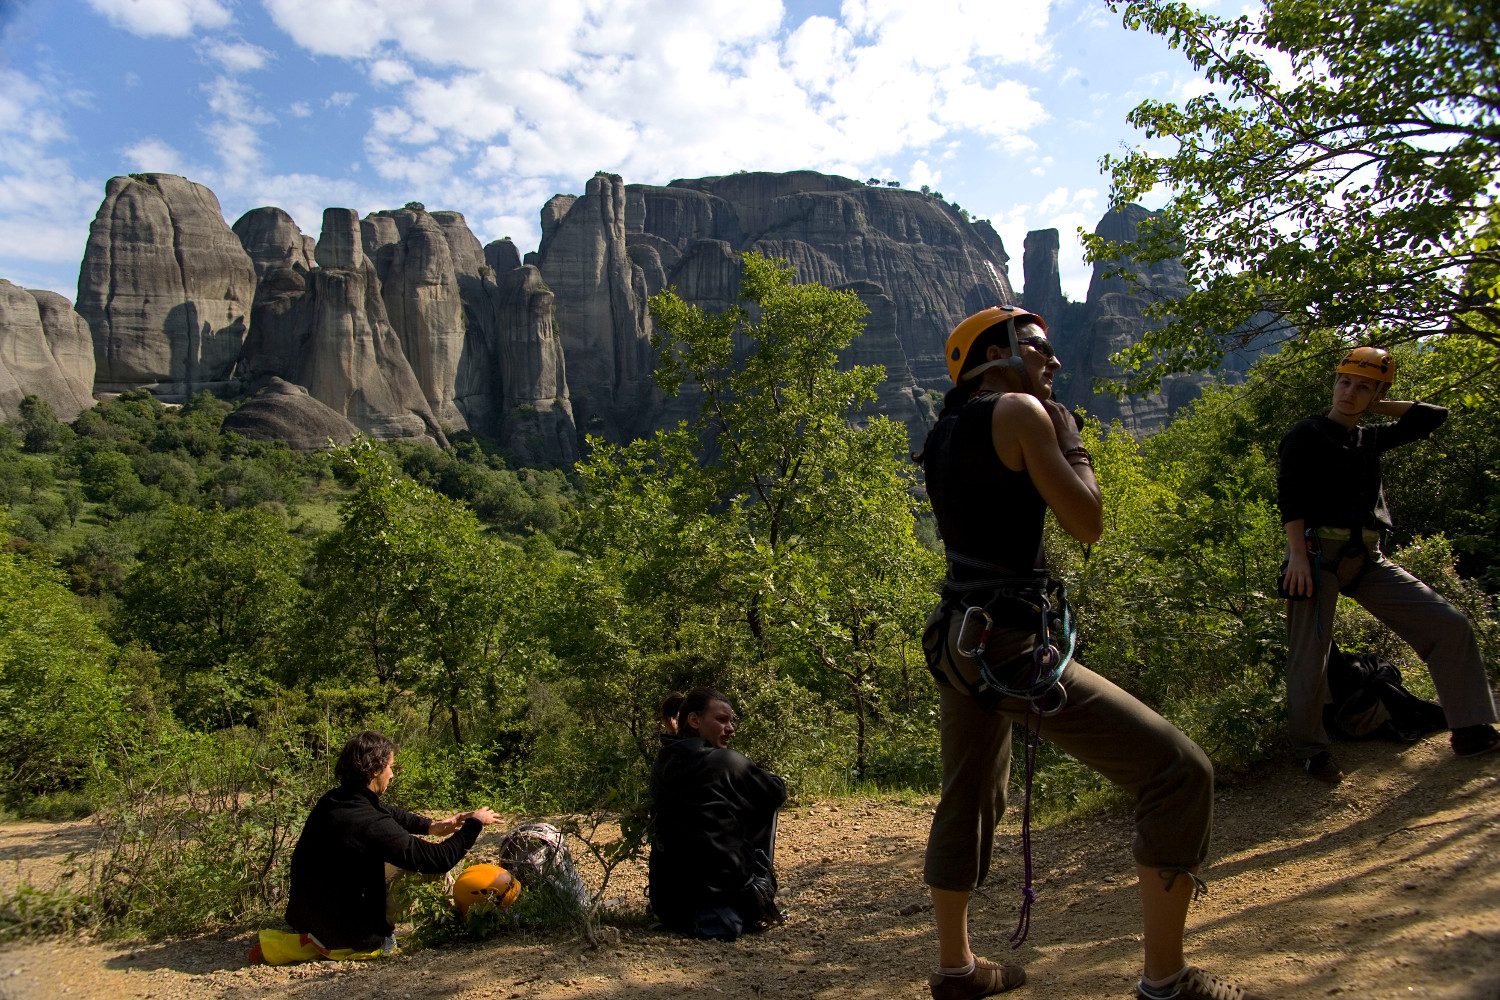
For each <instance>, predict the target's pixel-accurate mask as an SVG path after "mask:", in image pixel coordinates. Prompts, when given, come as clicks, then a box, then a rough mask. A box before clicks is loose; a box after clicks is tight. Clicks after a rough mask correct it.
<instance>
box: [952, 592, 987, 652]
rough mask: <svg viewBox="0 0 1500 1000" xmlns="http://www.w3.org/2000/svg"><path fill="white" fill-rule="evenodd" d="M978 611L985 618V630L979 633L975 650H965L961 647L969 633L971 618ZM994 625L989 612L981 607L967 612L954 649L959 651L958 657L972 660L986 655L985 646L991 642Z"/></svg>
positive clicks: (972, 608) (974, 607)
mask: <svg viewBox="0 0 1500 1000" xmlns="http://www.w3.org/2000/svg"><path fill="white" fill-rule="evenodd" d="M976 611H978V612H979V613H980V615H982V616H983V617H984V629H983V630H982V631H981V632H980V633H979V641H978V642H977V643H975V644H974V648H973V649H964V648H963V646H962V645H960V643H962V642H963V638H964V636H965V635H966V634H967V633H968V631H969V618H970V617H971V616H972V615H973V614H974V612H976ZM993 624H994V622H993V621H991V620H990V615H989V612H988V611H985V610H984V608H982V607H979V606H978V605H977V604H976V605H975V606H973V607H971V608H969V609H968V610H967V611H965V612H964V620H963V623H962V624H960V625H959V626H958V641H957V642H955V643H954V644H953V647H954V648H955V649H957V650H958V655H960V656H967V657H968V658H969V659H971V660H977V659H979V658H980V656H981V655H983V653H984V647H985V645H986V644H987V643H988V642H989V636H990V627H991V626H992V625H993Z"/></svg>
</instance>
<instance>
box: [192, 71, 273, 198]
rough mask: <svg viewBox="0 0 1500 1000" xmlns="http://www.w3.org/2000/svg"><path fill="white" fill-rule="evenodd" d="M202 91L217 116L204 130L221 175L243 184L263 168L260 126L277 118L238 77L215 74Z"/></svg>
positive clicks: (234, 182)
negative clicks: (218, 164) (217, 75)
mask: <svg viewBox="0 0 1500 1000" xmlns="http://www.w3.org/2000/svg"><path fill="white" fill-rule="evenodd" d="M203 90H204V91H205V92H206V93H207V94H208V107H209V110H210V111H212V112H213V113H214V117H213V118H212V120H210V121H209V122H208V124H206V125H204V126H202V131H203V134H204V135H205V136H207V137H208V139H209V140H210V142H212V144H213V149H214V152H215V153H216V154H217V156H218V158H219V163H220V176H221V177H223V178H224V179H225V180H227V181H228V182H229V183H230V184H240V183H243V182H244V181H245V180H246V179H247V178H249V177H251V176H253V175H254V174H256V173H258V172H259V171H260V170H261V167H262V161H263V158H264V157H263V153H262V151H261V147H262V142H261V137H260V132H259V126H261V125H266V124H269V123H270V122H273V121H275V118H274V117H272V116H271V114H270V113H268V112H267V111H266V110H265V109H264V108H262V107H261V106H260V104H259V101H258V96H257V94H256V92H255V91H254V90H253V89H251V88H250V87H248V86H246V85H245V84H243V83H241V82H239V81H238V80H233V79H230V78H229V77H227V76H220V77H215V78H214V80H213V82H211V83H206V84H204V85H203Z"/></svg>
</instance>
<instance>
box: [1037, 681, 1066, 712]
mask: <svg viewBox="0 0 1500 1000" xmlns="http://www.w3.org/2000/svg"><path fill="white" fill-rule="evenodd" d="M1053 691H1056V692H1057V704H1056V705H1054V706H1052V707H1051V708H1047V707H1045V706H1043V704H1042V702H1043V700H1045V699H1046V697H1047V695H1050V694H1051V693H1052V692H1053ZM1032 704H1033V705H1035V706H1036V714H1037V715H1040V716H1041V717H1042V718H1044V719H1047V718H1051V717H1052V716H1054V715H1056V714H1057V713H1059V712H1061V711H1062V710H1063V709H1065V708H1067V707H1068V689H1067V688H1065V687H1063V682H1062V681H1058V682H1057V683H1056V684H1054V685H1052V687H1050V688H1048V689H1047V691H1046V692H1045V693H1043V695H1042V696H1041V697H1040V698H1037V699H1036V700H1035V701H1033V702H1032Z"/></svg>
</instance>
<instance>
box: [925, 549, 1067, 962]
mask: <svg viewBox="0 0 1500 1000" xmlns="http://www.w3.org/2000/svg"><path fill="white" fill-rule="evenodd" d="M947 557H948V562H949V564H950V565H951V566H962V567H965V568H968V569H974V570H979V571H981V572H985V573H993V574H996V575H994V576H990V577H985V578H983V579H976V580H965V581H961V582H960V581H956V580H954V579H953V578H952V574H951V573H950V575H949V578H948V580H947V581H946V582H945V583H944V588H943V591H944V600H945V602H950V601H951V602H955V603H960V604H961V605H962V606H963V609H964V616H963V620H962V622H960V624H959V630H958V636H957V639H956V640H955V642H954V648H955V650H956V651H957V653H958V654H959V655H960V656H962V657H965V658H966V659H969V660H971V661H973V663H974V665H975V670H976V672H977V674H978V683H977V684H970V683H969V681H968V680H967V678H965V677H964V675H963V672H962V671H959V670H954V671H952V674H953V675H954V676H955V677H957V679H958V680H959V681H961V682H962V683H963V684H964V686H965V687H968V688H969V694H970V695H971V696H972V697H974V699H975V700H976V701H978V702H979V704H981V705H988V706H991V707H992V708H993V706H994V705H997V704H998V703H999V701H1000V700H1001V699H1003V698H1016V699H1019V700H1020V701H1021V702H1022V703H1023V704H1024V705H1025V706H1026V707H1025V713H1024V715H1023V718H1022V726H1021V729H1022V739H1021V757H1022V761H1023V764H1024V770H1025V774H1026V795H1025V799H1024V800H1023V803H1022V807H1021V852H1022V856H1023V859H1024V861H1023V865H1024V874H1025V885H1024V887H1023V889H1022V901H1021V915H1020V920H1019V922H1018V923H1017V925H1016V929H1015V932H1014V933H1013V934H1012V935H1011V937H1010V941H1011V948H1012V949H1015V948H1019V947H1021V945H1022V944H1024V943H1025V941H1026V937H1027V935H1028V934H1029V933H1030V932H1031V905H1032V904H1033V903H1035V902H1036V898H1037V896H1036V889H1035V883H1034V878H1033V871H1032V857H1031V796H1032V788H1033V783H1034V778H1035V775H1036V758H1037V751H1038V749H1039V748H1040V746H1041V738H1042V720H1043V719H1044V718H1049V717H1051V716H1054V715H1057V714H1058V713H1059V712H1061V711H1062V710H1063V709H1064V708H1065V707H1066V706H1067V704H1068V690H1067V688H1066V687H1065V686H1064V685H1063V683H1062V676H1063V672H1064V671H1065V670H1066V669H1067V667H1068V664H1069V663H1071V662H1072V661H1073V654H1074V652H1075V651H1076V650H1077V646H1078V627H1077V625H1076V624H1075V622H1074V621H1073V610H1072V607H1071V605H1069V603H1068V592H1067V588H1066V587H1064V586H1063V585H1062V584H1061V583H1060V582H1058V581H1056V580H1054V579H1052V578H1051V577H1050V576H1049V575H1048V574H1047V572H1046V570H1035V571H1033V572H1032V573H1031V574H1029V575H1017V574H1016V573H1015V571H1014V570H1012V569H1010V568H1008V567H1005V566H998V565H995V564H994V563H989V562H984V561H983V560H979V559H973V558H970V557H968V556H965V555H961V554H959V553H957V552H954V551H952V550H949V551H948V553H947ZM981 596H985V597H987V600H983V601H974V599H975V598H979V597H981ZM971 602H972V603H971ZM951 613H953V614H956V613H957V609H956V608H955V609H954V610H953V611H952V612H951ZM948 618H949V616H948V615H943V616H941V617H940V621H942V622H945V623H946V622H947V621H948ZM1027 620H1030V621H1031V622H1035V627H1036V643H1035V645H1034V646H1033V648H1032V651H1031V653H1030V655H1029V657H1027V656H1026V655H1025V654H1022V656H1021V657H1012V658H1011V659H1009V660H1006V661H1004V662H1003V663H1000V664H991V663H990V662H989V661H988V660H987V659H986V657H985V655H984V654H985V651H986V649H987V647H988V645H989V642H990V639H991V637H992V636H993V634H994V632H995V631H996V629H997V627H1008V628H1009V627H1020V628H1027V627H1028V626H1027V625H1026V624H1025V622H1026V621H1027ZM946 628H947V626H946V625H944V630H945V631H946ZM976 630H977V632H978V634H977V636H975V638H974V641H973V642H972V644H969V645H965V639H966V637H967V636H970V635H972V634H973V633H974V632H975V631H976ZM1027 660H1029V661H1030V663H1029V670H1028V669H1027V666H1028V664H1027V662H1026V661H1027ZM1033 713H1035V716H1036V721H1035V724H1033V723H1032V715H1033Z"/></svg>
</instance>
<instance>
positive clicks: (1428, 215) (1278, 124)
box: [1086, 0, 1500, 391]
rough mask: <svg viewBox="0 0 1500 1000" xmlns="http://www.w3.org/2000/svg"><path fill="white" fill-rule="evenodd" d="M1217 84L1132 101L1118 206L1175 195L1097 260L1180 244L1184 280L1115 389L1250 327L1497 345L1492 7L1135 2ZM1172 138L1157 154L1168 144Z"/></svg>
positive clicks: (1130, 355) (1498, 122)
mask: <svg viewBox="0 0 1500 1000" xmlns="http://www.w3.org/2000/svg"><path fill="white" fill-rule="evenodd" d="M1112 7H1113V8H1114V9H1115V10H1117V11H1119V10H1121V9H1122V8H1123V11H1124V20H1125V24H1126V26H1127V27H1130V28H1133V29H1145V30H1147V31H1150V32H1152V33H1153V34H1157V35H1161V36H1163V37H1165V38H1166V39H1167V41H1168V43H1169V44H1170V45H1171V46H1173V47H1174V48H1181V49H1182V50H1183V52H1184V54H1185V55H1186V56H1187V58H1188V61H1189V62H1190V63H1191V64H1192V65H1193V67H1194V68H1195V69H1197V70H1198V71H1200V72H1201V73H1202V74H1203V76H1204V77H1205V78H1206V79H1207V80H1208V81H1209V82H1210V83H1211V84H1214V85H1216V90H1215V91H1214V92H1210V93H1207V94H1203V95H1201V96H1198V97H1194V98H1192V99H1190V100H1188V101H1186V102H1185V103H1183V104H1181V105H1178V104H1174V103H1170V102H1164V101H1158V100H1148V101H1144V102H1142V103H1141V104H1140V105H1139V106H1137V107H1136V108H1135V109H1134V110H1133V111H1132V112H1131V113H1130V116H1129V117H1130V121H1131V123H1132V124H1134V125H1136V126H1137V127H1138V128H1141V129H1142V130H1143V131H1144V132H1145V133H1146V135H1147V136H1148V138H1149V139H1151V140H1154V142H1153V143H1152V144H1151V146H1149V147H1143V148H1138V149H1135V150H1133V151H1130V152H1128V153H1126V154H1125V155H1123V156H1118V157H1116V156H1106V157H1105V158H1104V160H1103V166H1104V168H1105V169H1106V170H1107V171H1108V172H1109V173H1110V174H1111V178H1112V188H1111V202H1112V203H1113V204H1117V205H1118V204H1122V203H1125V202H1130V201H1136V200H1139V199H1141V198H1143V197H1144V196H1145V195H1146V194H1147V193H1148V192H1150V191H1152V190H1153V189H1155V188H1157V187H1158V186H1161V187H1164V188H1165V189H1166V190H1167V191H1168V192H1169V194H1170V198H1171V200H1170V201H1169V202H1168V203H1167V205H1166V207H1165V208H1164V210H1163V211H1162V213H1161V214H1160V215H1159V216H1157V217H1156V218H1154V219H1152V220H1150V221H1149V222H1148V223H1146V224H1144V225H1143V226H1142V227H1141V229H1140V233H1139V235H1138V238H1137V239H1136V241H1135V242H1133V243H1114V242H1111V241H1109V240H1105V239H1101V238H1099V237H1097V236H1093V237H1087V238H1086V245H1087V253H1088V256H1089V259H1091V260H1094V261H1122V262H1124V263H1125V264H1126V265H1127V267H1126V268H1125V270H1126V271H1128V270H1129V266H1128V265H1129V264H1130V262H1131V261H1132V260H1134V261H1138V262H1154V261H1160V260H1165V259H1167V258H1171V257H1181V259H1182V261H1183V264H1184V266H1185V267H1186V269H1187V276H1188V279H1189V282H1190V283H1191V284H1192V286H1193V291H1192V292H1191V293H1190V294H1189V295H1188V296H1187V297H1185V298H1183V299H1181V300H1178V301H1171V302H1162V303H1159V304H1158V305H1157V306H1155V307H1154V308H1155V310H1156V312H1157V315H1159V316H1160V317H1162V318H1164V319H1165V320H1167V322H1166V323H1165V325H1164V326H1162V327H1161V328H1160V329H1159V330H1157V331H1155V332H1153V333H1150V334H1148V335H1147V336H1146V337H1145V338H1144V339H1143V340H1142V341H1141V342H1140V343H1139V344H1137V345H1135V346H1133V347H1131V348H1129V349H1127V350H1126V351H1124V352H1122V354H1121V355H1120V356H1119V357H1118V359H1117V360H1119V361H1120V362H1122V363H1123V364H1124V365H1125V366H1126V367H1127V370H1128V371H1129V372H1133V374H1130V375H1129V376H1128V377H1127V379H1126V380H1125V382H1126V384H1125V386H1124V388H1127V389H1128V390H1129V391H1140V390H1145V389H1151V388H1155V386H1156V385H1157V384H1158V381H1159V379H1160V377H1161V375H1163V374H1166V373H1168V372H1176V371H1190V370H1198V369H1204V368H1213V367H1216V366H1217V365H1218V363H1219V362H1220V360H1222V358H1223V355H1224V353H1225V352H1226V351H1229V350H1234V349H1237V348H1240V347H1244V346H1246V345H1247V344H1248V343H1249V342H1250V341H1251V340H1253V339H1254V338H1255V337H1256V336H1257V335H1259V334H1262V333H1269V334H1270V335H1271V337H1272V338H1273V339H1286V338H1290V337H1298V336H1302V335H1304V334H1305V333H1306V332H1307V331H1310V330H1314V329H1318V330H1325V331H1333V332H1335V333H1337V334H1339V335H1340V336H1341V338H1342V341H1343V342H1344V343H1348V342H1351V341H1356V340H1375V341H1377V342H1380V343H1383V344H1392V343H1398V342H1403V341H1409V340H1414V339H1417V338H1420V337H1422V336H1426V335H1431V334H1437V333H1455V334H1461V335H1465V336H1470V337H1477V338H1480V339H1482V340H1485V341H1488V342H1490V343H1492V344H1493V343H1500V304H1497V298H1500V208H1497V203H1496V200H1495V195H1496V193H1497V192H1496V180H1497V175H1500V56H1497V53H1500V3H1496V2H1495V0H1479V2H1471V3H1458V2H1452V0H1394V2H1393V0H1332V2H1330V0H1269V2H1267V3H1266V5H1265V7H1264V9H1263V10H1261V11H1258V12H1256V13H1253V14H1244V15H1241V16H1239V17H1232V18H1226V17H1219V16H1215V15H1212V14H1206V13H1202V12H1200V11H1198V10H1195V9H1194V8H1193V7H1191V6H1189V5H1188V4H1186V3H1180V2H1171V0H1130V2H1127V3H1113V4H1112ZM1163 145H1165V146H1166V147H1167V148H1166V149H1165V150H1164V151H1158V150H1161V147H1162V146H1163Z"/></svg>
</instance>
